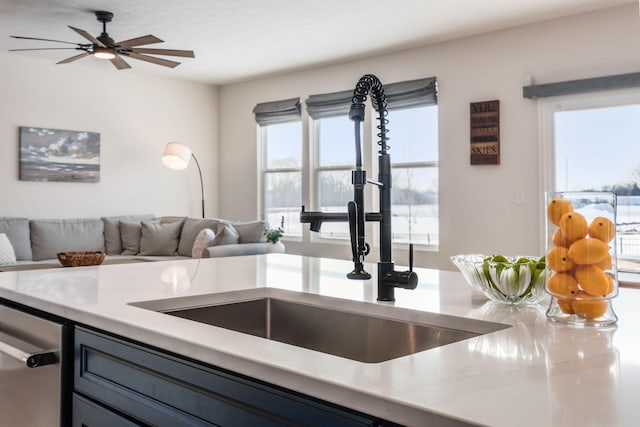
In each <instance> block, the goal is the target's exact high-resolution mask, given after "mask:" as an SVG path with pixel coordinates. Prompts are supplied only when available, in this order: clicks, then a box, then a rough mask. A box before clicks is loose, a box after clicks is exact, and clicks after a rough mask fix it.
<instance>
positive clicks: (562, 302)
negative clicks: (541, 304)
mask: <svg viewBox="0 0 640 427" xmlns="http://www.w3.org/2000/svg"><path fill="white" fill-rule="evenodd" d="M572 301H573V300H571V299H568V298H558V307H560V310H562V312H563V313H566V314H574V311H573V304H572Z"/></svg>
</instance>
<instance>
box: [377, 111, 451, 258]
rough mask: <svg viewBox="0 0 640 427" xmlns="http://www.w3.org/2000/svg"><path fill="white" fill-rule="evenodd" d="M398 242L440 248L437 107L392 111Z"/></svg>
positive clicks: (394, 224) (393, 206)
mask: <svg viewBox="0 0 640 427" xmlns="http://www.w3.org/2000/svg"><path fill="white" fill-rule="evenodd" d="M388 118H389V136H390V139H389V146H390V147H391V148H390V149H389V155H390V156H391V173H392V177H393V182H392V185H393V191H392V193H391V197H392V200H391V212H392V215H393V218H392V226H391V229H392V231H393V241H394V242H396V243H416V244H423V245H433V246H438V235H439V233H438V107H437V106H435V105H430V106H426V107H415V108H408V109H402V110H390V111H389V116H388Z"/></svg>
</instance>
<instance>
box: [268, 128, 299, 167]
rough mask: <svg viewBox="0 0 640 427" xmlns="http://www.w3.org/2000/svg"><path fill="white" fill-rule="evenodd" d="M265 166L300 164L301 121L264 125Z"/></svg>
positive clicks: (292, 165)
mask: <svg viewBox="0 0 640 427" xmlns="http://www.w3.org/2000/svg"><path fill="white" fill-rule="evenodd" d="M265 129H266V143H265V153H266V157H265V159H266V168H267V169H273V168H292V167H294V168H296V167H297V168H299V167H301V166H302V122H291V123H282V124H277V125H269V126H265Z"/></svg>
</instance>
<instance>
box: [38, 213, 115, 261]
mask: <svg viewBox="0 0 640 427" xmlns="http://www.w3.org/2000/svg"><path fill="white" fill-rule="evenodd" d="M29 226H30V231H31V251H32V253H33V259H34V260H35V261H40V260H43V259H51V258H56V254H57V253H58V252H65V251H104V224H103V222H102V220H101V219H99V218H80V219H32V220H31V221H29Z"/></svg>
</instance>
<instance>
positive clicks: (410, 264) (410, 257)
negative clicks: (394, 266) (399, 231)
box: [409, 243, 413, 271]
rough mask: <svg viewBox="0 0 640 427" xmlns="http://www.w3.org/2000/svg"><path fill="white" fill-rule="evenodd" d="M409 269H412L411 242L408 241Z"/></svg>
mask: <svg viewBox="0 0 640 427" xmlns="http://www.w3.org/2000/svg"><path fill="white" fill-rule="evenodd" d="M409 271H413V243H409Z"/></svg>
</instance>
